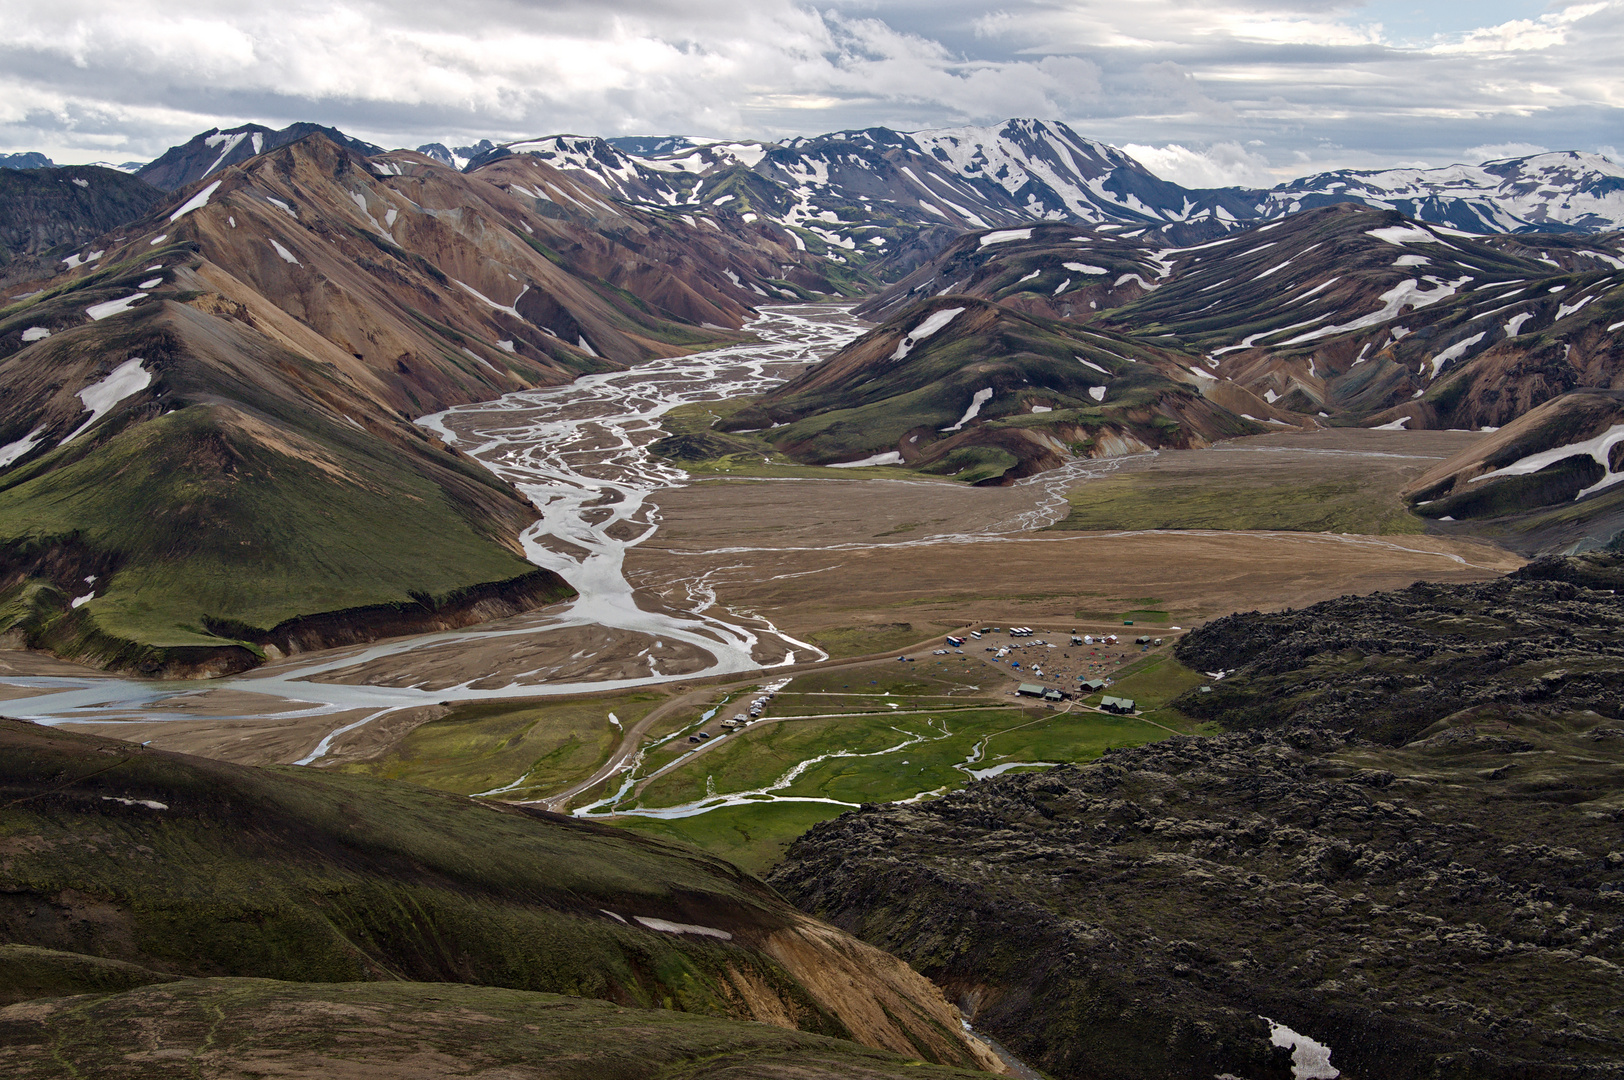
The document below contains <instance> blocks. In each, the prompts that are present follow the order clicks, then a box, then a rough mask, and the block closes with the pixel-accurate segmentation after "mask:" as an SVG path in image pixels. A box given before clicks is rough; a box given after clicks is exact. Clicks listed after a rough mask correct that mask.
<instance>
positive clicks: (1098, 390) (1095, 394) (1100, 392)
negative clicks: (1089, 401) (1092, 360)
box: [1088, 365, 1109, 401]
mask: <svg viewBox="0 0 1624 1080" xmlns="http://www.w3.org/2000/svg"><path fill="white" fill-rule="evenodd" d="M1089 366H1090V367H1092V366H1093V365H1089ZM1107 389H1109V388H1108V387H1104V386H1090V387H1089V388H1088V396H1089V397H1091V398H1093V399H1094V400H1095V401H1104V400H1105V391H1106V390H1107Z"/></svg>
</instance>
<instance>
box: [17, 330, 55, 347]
mask: <svg viewBox="0 0 1624 1080" xmlns="http://www.w3.org/2000/svg"><path fill="white" fill-rule="evenodd" d="M50 336H51V332H50V331H49V330H47V329H46V328H45V327H43V326H30V327H29V328H28V329H27V330H24V331H23V344H25V345H27V344H29V343H31V342H35V341H44V340H45V339H46V338H48V337H50Z"/></svg>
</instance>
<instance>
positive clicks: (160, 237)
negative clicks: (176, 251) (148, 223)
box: [147, 233, 169, 247]
mask: <svg viewBox="0 0 1624 1080" xmlns="http://www.w3.org/2000/svg"><path fill="white" fill-rule="evenodd" d="M168 239H169V234H168V233H159V234H158V235H157V236H154V237H153V238H152V239H151V240H148V241H147V246H148V247H157V246H158V245H159V244H161V243H163V242H164V241H165V240H168Z"/></svg>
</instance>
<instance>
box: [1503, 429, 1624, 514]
mask: <svg viewBox="0 0 1624 1080" xmlns="http://www.w3.org/2000/svg"><path fill="white" fill-rule="evenodd" d="M1620 442H1624V424H1614V425H1613V426H1612V427H1610V428H1608V429H1607V430H1606V431H1604V432H1602V433H1601V434H1600V435H1597V436H1596V437H1595V438H1593V439H1586V440H1585V441H1584V442H1576V443H1569V444H1568V445H1566V446H1558V447H1556V448H1555V449H1552V450H1541V451H1540V452H1539V453H1537V454H1529V455H1528V456H1527V457H1525V458H1521V459H1519V460H1517V461H1514V462H1512V463H1511V464H1510V465H1507V466H1506V467H1505V468H1503V469H1495V470H1494V471H1493V472H1486V473H1484V474H1483V475H1482V476H1474V477H1472V480H1471V482H1472V483H1474V484H1475V483H1477V482H1478V481H1479V480H1488V479H1491V478H1493V477H1496V476H1525V475H1527V474H1528V473H1534V472H1539V470H1541V469H1543V468H1545V466H1547V465H1554V464H1556V463H1557V462H1558V461H1561V460H1563V459H1564V458H1570V457H1581V456H1585V455H1588V456H1589V457H1590V458H1591V459H1593V460H1594V461H1595V462H1596V463H1597V464H1599V465H1600V466H1601V467H1602V469H1603V470H1606V469H1607V459H1608V456H1609V454H1610V453H1611V452H1612V449H1613V447H1614V446H1616V445H1617V444H1618V443H1620ZM1620 481H1624V472H1617V473H1615V472H1609V473H1607V474H1606V475H1605V476H1603V477H1602V478H1601V479H1600V480H1598V481H1596V482H1595V483H1594V484H1591V485H1590V486H1589V487H1587V488H1585V489H1584V490H1583V491H1581V492H1579V494H1577V495H1575V496H1574V499H1575V500H1578V499H1582V498H1584V497H1585V496H1586V495H1589V494H1591V493H1592V492H1597V491H1601V490H1602V489H1603V488H1610V487H1612V486H1613V485H1614V484H1617V483H1619V482H1620Z"/></svg>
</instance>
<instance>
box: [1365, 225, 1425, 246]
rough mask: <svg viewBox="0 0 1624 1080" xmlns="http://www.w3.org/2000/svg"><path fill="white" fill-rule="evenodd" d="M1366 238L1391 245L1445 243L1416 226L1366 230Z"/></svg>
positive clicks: (1390, 226) (1395, 226)
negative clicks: (1383, 241) (1369, 237)
mask: <svg viewBox="0 0 1624 1080" xmlns="http://www.w3.org/2000/svg"><path fill="white" fill-rule="evenodd" d="M1365 235H1366V236H1374V237H1375V238H1376V239H1378V240H1386V241H1387V242H1388V243H1389V244H1398V245H1400V246H1403V245H1404V244H1440V243H1442V242H1443V241H1441V240H1439V239H1438V238H1437V237H1436V236H1434V235H1432V234H1431V233H1429V232H1428V231H1427V230H1425V229H1423V228H1420V227H1418V226H1415V225H1389V226H1387V228H1385V229H1366V230H1365Z"/></svg>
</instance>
